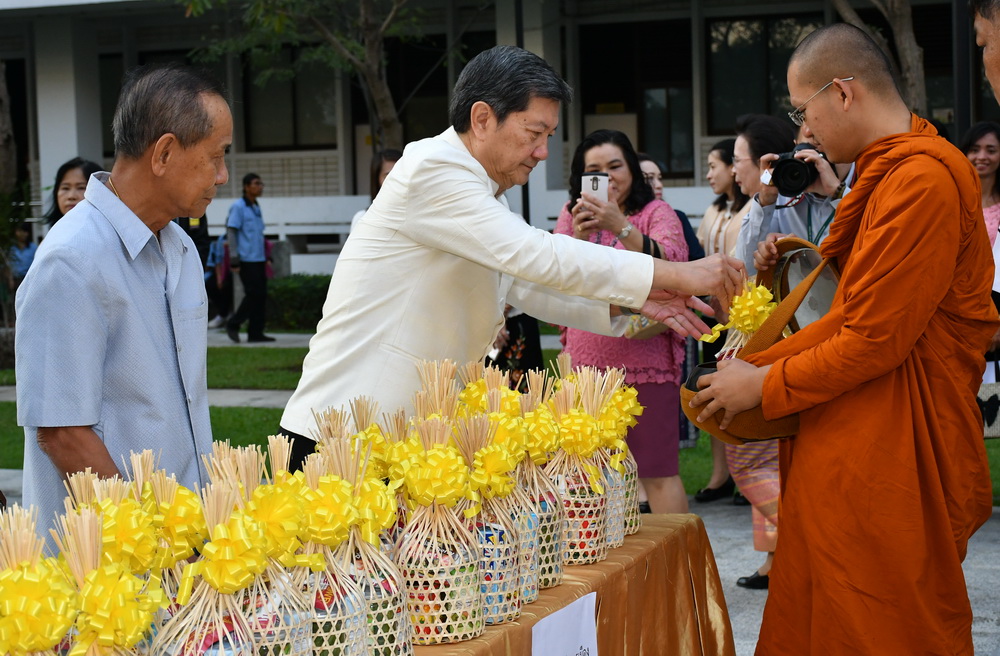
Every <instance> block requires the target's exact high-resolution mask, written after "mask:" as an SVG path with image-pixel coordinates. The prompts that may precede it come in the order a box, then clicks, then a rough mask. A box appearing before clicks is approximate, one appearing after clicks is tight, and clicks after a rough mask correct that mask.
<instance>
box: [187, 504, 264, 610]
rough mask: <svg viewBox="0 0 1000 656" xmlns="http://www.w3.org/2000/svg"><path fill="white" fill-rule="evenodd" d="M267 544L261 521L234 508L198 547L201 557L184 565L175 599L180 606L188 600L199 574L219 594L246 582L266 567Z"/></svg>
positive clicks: (246, 583)
mask: <svg viewBox="0 0 1000 656" xmlns="http://www.w3.org/2000/svg"><path fill="white" fill-rule="evenodd" d="M266 544H267V539H266V538H265V537H264V530H263V529H262V528H261V525H260V522H258V521H257V520H256V519H254V518H253V517H251V516H249V515H247V514H246V513H245V512H240V511H238V512H234V513H233V514H232V515H231V516H230V517H229V519H228V520H227V521H226V522H225V523H224V524H218V525H216V527H215V529H214V530H213V531H212V539H211V540H210V541H208V542H206V543H205V545H204V546H203V547H202V548H201V557H202V559H201V560H199V561H197V562H194V563H190V564H188V565H187V566H185V567H184V574H183V575H182V576H181V583H180V590H179V591H178V593H177V603H178V604H180V605H182V606H183V605H184V604H186V603H187V602H188V601H189V600H190V598H191V590H192V587H193V585H194V578H195V577H196V576H198V575H201V577H202V578H203V579H204V580H205V582H206V583H208V584H209V585H210V586H212V587H213V588H215V589H216V590H218V591H219V592H221V593H222V594H233V593H234V592H237V591H238V590H242V589H243V588H245V587H247V586H249V585H250V584H251V583H252V582H253V580H254V577H256V576H258V575H260V574H261V573H263V572H264V569H265V568H266V567H267V555H266V553H265V546H266Z"/></svg>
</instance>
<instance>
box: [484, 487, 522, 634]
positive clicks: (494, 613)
mask: <svg viewBox="0 0 1000 656" xmlns="http://www.w3.org/2000/svg"><path fill="white" fill-rule="evenodd" d="M511 508H512V505H511V504H509V503H506V500H505V499H502V498H494V499H486V500H485V501H484V502H483V508H482V510H481V511H480V512H479V515H477V516H476V524H475V533H476V539H477V540H478V541H479V553H480V560H479V569H480V573H481V574H482V595H483V619H484V621H485V622H486V623H487V624H503V623H504V622H510V621H512V620H515V619H517V618H518V616H520V615H521V585H522V582H521V569H522V568H521V538H520V535H519V533H518V531H517V529H516V528H515V525H514V521H513V520H512V519H511V514H512V513H511Z"/></svg>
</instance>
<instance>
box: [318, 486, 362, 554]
mask: <svg viewBox="0 0 1000 656" xmlns="http://www.w3.org/2000/svg"><path fill="white" fill-rule="evenodd" d="M305 516H306V522H305V531H304V535H305V539H306V540H307V541H309V542H314V543H316V544H324V545H326V546H328V547H336V546H337V545H339V544H340V543H341V542H343V541H344V540H346V539H347V537H348V535H349V533H350V530H351V527H352V526H354V525H355V524H357V523H358V520H359V516H358V509H357V507H356V506H355V505H354V492H353V490H352V489H351V484H350V483H348V482H347V481H345V480H344V479H342V478H340V477H339V476H334V475H332V474H331V475H327V476H323V477H321V478H320V479H319V485H318V486H317V487H316V489H315V490H312V489H310V490H308V491H307V492H306V495H305Z"/></svg>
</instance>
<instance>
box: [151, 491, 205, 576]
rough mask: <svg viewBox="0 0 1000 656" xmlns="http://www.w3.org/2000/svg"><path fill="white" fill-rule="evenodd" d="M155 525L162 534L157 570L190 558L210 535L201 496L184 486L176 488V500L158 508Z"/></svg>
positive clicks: (155, 566) (160, 534) (154, 519)
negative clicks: (202, 509)
mask: <svg viewBox="0 0 1000 656" xmlns="http://www.w3.org/2000/svg"><path fill="white" fill-rule="evenodd" d="M144 498H145V493H144ZM153 527H154V528H155V530H156V533H157V535H158V536H159V549H158V551H157V555H156V558H155V560H154V563H153V568H154V569H156V568H160V569H165V568H167V567H172V566H173V565H174V564H176V563H178V562H180V561H183V560H187V559H188V558H190V557H191V556H192V555H193V554H194V550H195V549H196V548H199V547H200V546H201V545H202V544H203V543H204V542H205V540H206V539H207V537H208V527H207V526H206V525H205V516H204V515H203V514H202V511H201V501H200V500H199V499H198V495H196V494H195V493H194V492H192V491H191V490H189V489H187V488H186V487H182V486H178V487H177V490H176V492H175V493H174V498H173V500H171V501H169V502H163V503H161V504H159V506H158V507H157V508H156V513H155V514H154V515H153Z"/></svg>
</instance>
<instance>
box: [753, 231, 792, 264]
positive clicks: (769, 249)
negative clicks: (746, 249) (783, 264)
mask: <svg viewBox="0 0 1000 656" xmlns="http://www.w3.org/2000/svg"><path fill="white" fill-rule="evenodd" d="M794 236H795V235H784V234H782V233H780V232H772V233H770V234H769V235H768V236H767V237H764V241H762V242H759V243H758V244H757V250H755V251H754V253H753V265H754V268H756V269H757V270H758V271H767V270H768V269H770V268H771V267H773V266H774V265H775V264H777V263H778V247H777V246H775V245H774V242H776V241H778V240H779V239H783V238H785V237H794Z"/></svg>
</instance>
